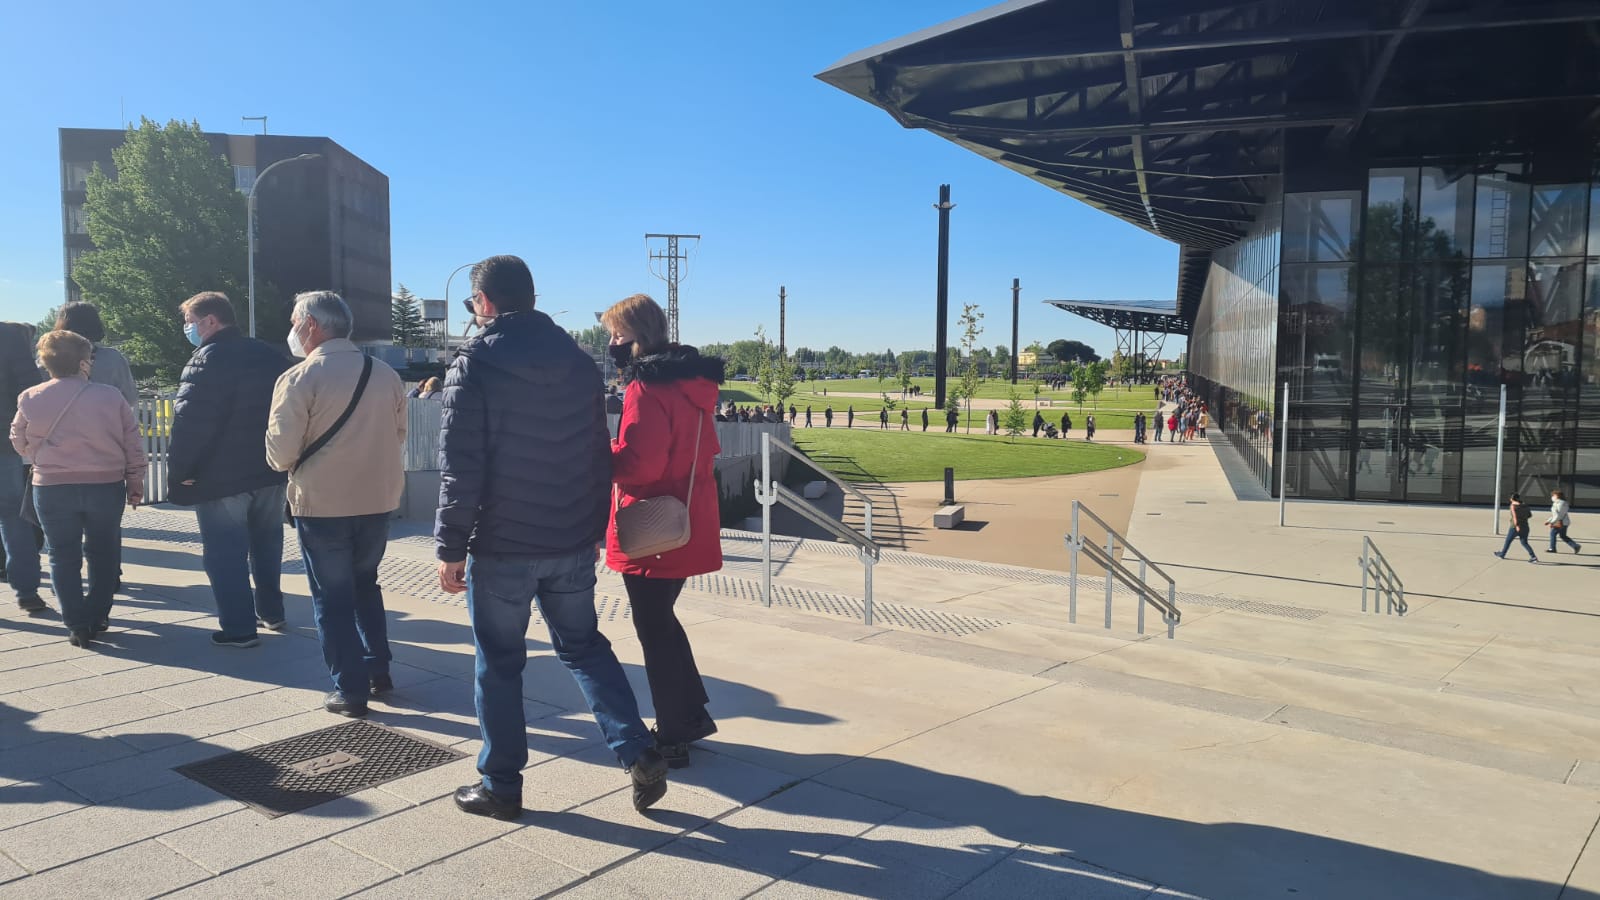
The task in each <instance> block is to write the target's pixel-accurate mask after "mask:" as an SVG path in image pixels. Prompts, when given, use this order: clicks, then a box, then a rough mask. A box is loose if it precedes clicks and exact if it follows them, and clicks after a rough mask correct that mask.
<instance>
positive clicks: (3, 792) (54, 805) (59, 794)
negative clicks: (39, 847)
mask: <svg viewBox="0 0 1600 900" xmlns="http://www.w3.org/2000/svg"><path fill="white" fill-rule="evenodd" d="M82 806H83V798H82V797H80V796H78V795H77V794H75V793H73V792H72V791H69V790H67V789H66V788H65V787H62V786H61V785H59V784H56V783H55V782H54V781H18V782H13V783H11V784H8V785H6V786H5V787H0V831H4V830H5V829H7V828H15V827H16V826H18V825H24V824H27V823H28V822H36V821H38V820H40V819H48V818H50V817H51V816H59V815H61V814H62V813H67V812H71V811H73V810H75V809H79V808H81V807H82ZM6 846H7V843H6V840H5V838H4V836H3V835H0V848H4V847H6Z"/></svg>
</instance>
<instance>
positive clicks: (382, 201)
mask: <svg viewBox="0 0 1600 900" xmlns="http://www.w3.org/2000/svg"><path fill="white" fill-rule="evenodd" d="M124 134H125V133H124V132H122V131H119V130H116V129H99V128H63V129H61V210H62V211H61V222H62V245H63V247H64V259H63V263H64V267H65V269H64V271H65V275H66V278H65V282H66V299H67V300H77V299H80V298H79V294H78V286H77V285H76V284H75V283H73V280H72V267H73V264H74V263H75V262H76V261H77V259H78V257H79V256H80V255H82V254H83V253H84V252H85V251H87V250H89V249H92V248H93V246H94V244H93V243H92V242H91V241H90V240H89V235H88V232H87V229H86V228H85V227H84V216H83V201H84V186H85V184H86V182H87V179H88V177H89V172H90V171H92V170H93V168H94V165H95V163H99V164H100V167H101V169H102V170H103V171H106V172H108V173H111V174H113V175H114V174H115V171H116V168H115V166H114V165H113V164H112V160H111V151H112V149H114V148H116V147H118V146H120V145H121V144H122V141H123V138H124ZM206 139H207V140H209V141H210V142H211V146H212V147H214V148H215V149H216V151H217V155H218V156H223V157H226V158H227V160H228V163H229V164H230V165H231V166H232V167H233V176H234V185H235V186H236V187H237V188H238V189H239V190H240V191H241V192H248V191H249V190H250V187H251V185H253V184H254V183H255V177H256V173H257V172H259V171H261V170H263V169H265V168H266V167H267V166H269V165H271V164H272V163H274V162H277V161H278V160H280V159H289V158H292V157H295V156H299V155H300V154H302V153H316V154H320V155H321V158H320V159H313V160H306V161H303V162H296V163H293V164H291V165H285V166H280V167H278V169H276V170H275V171H274V172H273V173H272V175H271V176H270V177H269V178H268V180H267V181H266V182H264V183H263V184H262V185H261V189H260V190H258V191H257V192H256V279H257V289H258V290H259V289H260V285H261V284H263V283H266V282H271V283H273V284H275V285H277V286H278V288H279V290H280V291H281V292H282V293H283V295H284V297H285V299H287V298H288V297H291V296H293V295H294V294H295V293H297V292H299V291H309V290H324V289H326V290H334V291H337V292H339V294H340V295H341V296H343V297H344V298H345V300H346V301H347V302H349V304H350V309H351V311H352V312H353V313H354V314H355V320H356V333H355V339H356V340H358V341H383V340H388V339H389V294H390V276H389V177H388V176H387V175H384V174H383V173H382V172H380V171H378V170H377V169H375V168H373V167H372V166H371V165H368V164H367V163H366V162H365V161H363V160H362V159H361V158H360V157H357V156H356V155H355V154H353V153H351V152H350V151H348V150H346V149H344V148H343V147H341V146H339V145H338V144H337V143H334V142H333V141H332V140H330V139H328V138H325V137H293V136H289V135H277V134H260V135H254V134H251V135H238V134H207V135H206ZM243 202H244V200H243V198H242V197H241V198H240V203H243ZM233 299H234V300H235V301H236V302H237V303H239V304H240V307H239V313H240V317H241V319H242V318H243V317H244V312H245V311H244V308H243V303H244V300H245V298H243V297H235V298H233Z"/></svg>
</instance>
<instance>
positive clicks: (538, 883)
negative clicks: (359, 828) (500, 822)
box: [356, 840, 582, 900]
mask: <svg viewBox="0 0 1600 900" xmlns="http://www.w3.org/2000/svg"><path fill="white" fill-rule="evenodd" d="M580 877H582V876H580V875H579V874H578V873H577V872H574V871H572V870H571V869H569V868H567V867H565V866H563V865H561V864H560V863H557V862H552V861H551V860H548V859H546V858H544V857H543V856H540V855H539V854H537V853H530V852H528V851H527V850H523V849H522V848H520V847H517V846H516V845H514V844H509V843H507V842H505V841H504V840H499V841H490V842H489V843H487V844H481V845H479V846H477V847H473V848H472V849H470V850H466V851H463V852H461V853H457V854H456V855H454V856H451V857H447V858H445V859H442V860H439V861H438V862H436V863H433V864H431V865H428V866H424V867H423V868H421V869H418V870H417V871H415V872H411V873H409V874H406V875H403V876H401V877H399V878H395V879H392V880H390V881H385V882H383V883H382V884H379V885H376V886H374V887H371V888H368V889H367V890H365V891H362V892H361V893H359V894H357V895H356V896H357V897H365V898H374V900H375V898H382V897H394V898H401V900H410V898H415V897H470V898H472V900H494V898H505V900H521V898H525V897H537V896H541V895H543V894H545V893H546V892H549V891H554V890H557V889H558V888H561V887H563V886H565V885H568V884H571V883H572V882H574V881H577V880H578V879H579V878H580Z"/></svg>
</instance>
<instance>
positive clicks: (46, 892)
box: [0, 840, 211, 900]
mask: <svg viewBox="0 0 1600 900" xmlns="http://www.w3.org/2000/svg"><path fill="white" fill-rule="evenodd" d="M209 877H211V873H210V872H207V871H206V870H205V869H202V868H200V867H199V866H197V865H195V864H194V863H192V862H189V861H188V860H186V859H184V858H183V857H181V856H179V855H178V854H176V853H173V852H172V851H171V850H169V849H167V848H166V847H164V846H162V845H161V844H160V843H158V842H156V841H154V840H146V841H140V842H139V843H137V844H132V845H130V846H127V847H122V848H120V849H117V850H112V851H110V852H109V853H102V854H100V855H99V856H94V857H91V858H89V859H85V860H81V861H79V862H77V863H75V864H74V865H70V866H62V867H60V868H57V869H51V870H50V871H48V872H44V873H41V874H39V875H34V876H31V877H29V878H24V879H22V880H21V881H16V882H13V883H11V884H8V885H6V886H5V888H4V893H5V895H6V898H7V900H27V898H35V897H37V898H39V900H60V898H62V897H155V896H158V895H161V894H165V893H166V892H168V891H172V890H176V889H178V888H181V887H184V886H185V885H190V884H194V883H196V882H198V881H202V880H204V879H206V878H209ZM3 878H4V875H3V874H0V880H3Z"/></svg>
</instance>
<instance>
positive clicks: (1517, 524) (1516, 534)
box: [1495, 493, 1539, 563]
mask: <svg viewBox="0 0 1600 900" xmlns="http://www.w3.org/2000/svg"><path fill="white" fill-rule="evenodd" d="M1508 511H1509V512H1510V513H1511V521H1510V523H1509V524H1508V526H1507V528H1506V543H1505V546H1503V547H1501V548H1500V552H1498V553H1496V554H1495V556H1498V557H1500V558H1501V559H1505V558H1506V553H1507V552H1508V551H1510V550H1511V543H1512V542H1513V541H1521V542H1522V549H1524V550H1526V551H1528V562H1531V563H1536V562H1538V561H1539V557H1537V556H1535V555H1534V553H1533V547H1532V546H1530V545H1529V544H1528V520H1529V519H1531V518H1532V517H1533V512H1532V511H1531V510H1529V509H1528V505H1527V504H1526V503H1523V502H1522V495H1521V494H1517V493H1513V494H1512V495H1511V501H1510V509H1509V510H1508Z"/></svg>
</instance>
